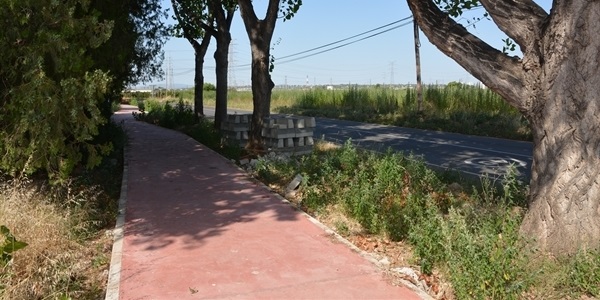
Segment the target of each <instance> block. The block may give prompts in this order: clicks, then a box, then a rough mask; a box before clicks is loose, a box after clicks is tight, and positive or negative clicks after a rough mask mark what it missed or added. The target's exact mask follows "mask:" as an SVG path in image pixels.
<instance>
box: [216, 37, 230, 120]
mask: <svg viewBox="0 0 600 300" xmlns="http://www.w3.org/2000/svg"><path fill="white" fill-rule="evenodd" d="M230 43H231V35H230V34H229V32H227V33H221V32H220V33H218V36H217V50H216V51H215V63H216V68H215V73H216V80H217V95H216V104H215V124H214V125H215V128H216V129H221V123H222V122H223V121H224V120H225V118H227V89H228V86H227V85H228V83H227V72H228V68H229V44H230Z"/></svg>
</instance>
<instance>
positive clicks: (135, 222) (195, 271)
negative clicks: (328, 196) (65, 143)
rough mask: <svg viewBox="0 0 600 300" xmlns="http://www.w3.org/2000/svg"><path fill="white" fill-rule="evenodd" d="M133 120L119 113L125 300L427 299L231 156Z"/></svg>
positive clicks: (120, 284)
mask: <svg viewBox="0 0 600 300" xmlns="http://www.w3.org/2000/svg"><path fill="white" fill-rule="evenodd" d="M124 108H125V107H124ZM130 109H131V108H130ZM130 116H131V111H123V110H122V111H121V112H119V114H118V115H116V116H115V119H116V120H118V121H121V120H122V121H123V124H124V126H125V128H126V130H127V133H128V137H129V148H128V154H127V157H126V161H127V163H128V174H126V175H127V178H128V179H127V180H128V184H127V188H126V193H127V200H126V213H125V225H124V234H125V235H124V238H123V240H122V244H123V247H122V250H121V252H120V253H121V268H120V273H119V274H120V281H118V282H117V283H118V284H117V286H118V290H117V291H118V293H116V294H115V295H118V296H119V297H118V298H119V299H123V300H128V299H421V297H419V296H418V295H417V293H415V292H413V291H412V290H410V289H408V288H406V287H404V286H394V285H392V284H391V283H390V282H389V280H386V278H385V277H384V275H383V273H382V272H381V271H380V270H379V269H378V268H377V267H376V266H375V265H373V264H372V263H371V262H369V261H368V260H367V259H365V258H364V257H362V256H360V255H359V254H358V253H356V252H355V251H352V250H351V249H350V248H349V247H348V246H346V245H345V244H343V243H341V242H339V241H338V240H336V239H334V238H332V237H331V236H330V235H329V234H327V233H326V232H325V231H324V230H323V229H322V228H320V227H318V226H317V225H315V224H314V223H312V222H311V221H310V220H309V219H308V218H307V217H306V215H304V214H302V213H301V212H298V211H296V210H294V209H293V208H292V207H291V206H290V205H289V204H286V203H284V202H282V201H281V200H280V199H279V198H278V197H277V196H275V195H274V194H272V193H271V192H269V191H268V190H267V189H265V188H264V187H263V186H262V185H259V184H257V183H255V182H254V181H252V180H250V179H249V178H248V177H247V175H246V174H245V173H244V172H242V171H241V170H240V169H238V168H237V167H236V166H235V165H233V164H232V163H231V162H230V161H228V160H227V159H225V158H223V157H221V156H219V155H218V154H216V153H215V152H213V151H212V150H210V149H208V148H207V147H205V146H203V145H201V144H198V143H197V142H196V141H194V140H193V139H191V138H189V137H187V136H186V135H183V134H181V133H178V132H176V131H172V130H168V129H164V128H160V127H157V126H153V125H149V124H146V123H143V122H138V121H135V120H133V119H132V118H131V117H130ZM116 268H118V266H117V267H116ZM116 271H117V272H119V270H116ZM111 272H113V269H111ZM109 285H110V282H109ZM110 292H111V291H110V290H109V293H110ZM113 292H114V290H113ZM107 298H109V297H107Z"/></svg>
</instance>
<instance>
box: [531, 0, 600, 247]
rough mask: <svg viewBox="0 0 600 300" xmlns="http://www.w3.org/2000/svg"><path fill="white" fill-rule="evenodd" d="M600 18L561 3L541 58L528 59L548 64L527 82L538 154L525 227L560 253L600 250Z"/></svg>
mask: <svg viewBox="0 0 600 300" xmlns="http://www.w3.org/2000/svg"><path fill="white" fill-rule="evenodd" d="M599 14H600V3H599V2H597V1H595V2H594V1H564V2H556V3H555V5H554V8H553V15H552V16H551V18H550V19H549V20H548V25H547V28H546V29H545V31H546V33H545V34H544V35H542V36H541V38H539V39H538V41H539V44H535V45H534V46H535V48H537V49H538V50H536V51H534V52H536V53H539V54H540V56H539V57H536V58H534V59H531V58H529V59H528V60H525V59H524V61H536V62H541V63H540V64H539V68H538V69H534V71H533V72H532V73H534V74H536V75H537V76H529V78H528V79H529V80H528V86H530V89H529V91H528V93H529V98H530V99H532V100H531V103H532V105H531V110H530V113H529V114H530V115H529V117H528V118H529V120H530V122H531V124H532V128H533V136H534V151H533V166H532V179H531V188H530V193H531V194H530V207H529V212H528V214H527V215H526V217H525V220H524V221H523V224H522V226H521V229H522V232H523V233H524V234H526V235H527V236H530V237H535V238H536V244H537V245H538V246H539V247H540V248H542V249H547V250H548V251H550V252H552V253H555V254H562V253H574V252H575V251H577V250H578V249H579V248H581V247H590V248H595V249H600V68H599V66H600V65H599V64H600V53H599V52H598V49H600V36H599V35H598V30H599V29H600V20H599V19H598V15H599ZM528 67H530V66H528ZM532 75H533V74H532Z"/></svg>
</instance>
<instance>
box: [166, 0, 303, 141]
mask: <svg viewBox="0 0 600 300" xmlns="http://www.w3.org/2000/svg"><path fill="white" fill-rule="evenodd" d="M171 3H172V5H173V11H174V14H175V18H176V20H177V22H178V23H177V26H176V34H177V35H179V36H182V37H184V38H186V39H187V40H188V41H189V42H190V44H191V45H192V47H193V48H194V51H195V56H196V58H195V64H196V66H195V78H194V84H195V96H194V107H195V108H194V109H195V112H196V113H197V114H199V115H203V114H204V112H203V99H202V98H203V93H202V86H203V84H204V75H203V71H202V67H203V64H204V57H205V55H206V51H207V49H208V46H209V44H210V40H211V37H214V38H215V40H216V43H217V45H216V50H215V54H214V58H215V64H216V71H215V72H216V84H217V91H216V107H215V127H216V128H220V126H221V122H222V121H223V120H224V119H225V117H226V116H227V85H228V83H227V71H228V67H229V62H228V56H229V44H230V43H231V32H230V29H231V22H232V20H233V16H234V14H235V12H236V11H237V10H238V9H239V10H240V13H241V16H242V19H243V21H244V26H245V28H246V32H247V34H248V39H249V41H250V45H251V49H252V75H251V79H252V95H253V97H252V98H253V105H254V109H253V114H252V122H251V126H250V127H251V129H250V138H249V141H250V142H249V144H248V148H249V149H253V150H260V149H262V145H263V143H262V135H261V128H262V125H263V120H264V118H265V117H268V116H269V113H270V109H271V107H270V104H271V91H272V89H273V87H274V86H275V85H274V83H273V81H272V80H271V75H270V71H271V70H272V59H271V55H270V50H271V39H272V37H273V32H274V30H275V24H276V22H277V19H279V18H283V19H284V20H289V19H291V18H292V17H293V16H294V14H295V13H296V12H297V11H298V9H299V8H300V6H301V5H302V1H301V0H289V1H281V0H269V2H268V6H267V10H266V14H265V17H264V18H263V19H260V18H258V16H257V15H256V13H255V10H254V6H253V3H252V1H251V0H225V1H220V0H171Z"/></svg>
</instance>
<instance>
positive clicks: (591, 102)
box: [172, 0, 600, 254]
mask: <svg viewBox="0 0 600 300" xmlns="http://www.w3.org/2000/svg"><path fill="white" fill-rule="evenodd" d="M172 1H173V5H174V7H175V8H176V9H175V10H176V12H178V15H179V16H178V19H179V20H180V24H182V29H183V31H184V34H185V30H186V28H191V29H193V30H190V31H188V32H190V33H188V34H187V37H188V39H190V40H191V38H198V37H206V36H207V35H213V36H214V37H215V38H216V40H217V51H216V53H215V58H216V59H217V90H219V91H220V93H223V94H219V92H218V94H219V96H218V97H217V101H218V104H217V126H218V124H219V122H220V120H222V118H223V116H224V115H225V114H226V108H227V105H226V94H225V93H226V80H227V78H226V76H223V75H222V73H221V72H226V66H227V63H226V62H223V61H221V62H219V60H226V59H227V55H224V51H227V50H226V49H224V48H223V47H228V45H229V41H230V40H231V37H230V35H229V32H228V30H229V26H230V25H231V15H233V13H234V11H235V9H236V7H239V9H240V12H241V14H242V19H243V20H244V24H245V27H246V31H247V33H248V37H249V40H250V44H251V48H252V92H253V101H254V114H253V119H252V132H251V141H253V143H256V144H255V145H252V144H251V145H250V146H251V147H252V146H260V126H261V125H262V118H263V117H264V116H267V115H268V114H269V108H270V96H271V89H272V87H273V82H272V81H271V79H270V76H269V70H270V63H271V61H270V56H269V48H270V43H271V36H272V33H273V30H274V27H275V21H276V18H277V15H278V14H279V16H280V17H282V18H284V19H289V18H291V17H292V16H293V15H294V13H295V12H296V11H297V10H298V8H299V6H300V5H301V4H302V3H301V1H280V0H270V1H269V6H268V9H267V14H266V17H265V18H264V19H263V20H259V19H258V18H257V17H256V15H255V13H254V10H253V7H252V2H251V1H250V0H239V1H211V0H195V1H194V0H172ZM407 2H408V5H409V7H410V9H411V11H412V12H413V16H414V19H415V22H416V23H417V24H418V26H419V27H420V28H421V29H422V30H423V32H424V33H425V35H426V36H427V37H428V38H429V40H430V42H431V43H433V44H434V45H436V46H437V47H438V48H439V49H440V50H441V51H442V52H443V53H445V54H446V55H448V56H449V57H451V58H452V59H454V60H455V61H456V62H458V63H459V64H460V65H461V66H462V67H464V68H465V69H466V70H467V71H469V72H470V73H471V74H472V75H473V76H475V77H476V78H477V79H479V80H480V81H481V82H482V83H484V84H485V85H486V86H488V87H489V88H491V89H492V90H494V91H496V92H498V93H499V94H500V95H502V96H503V97H504V98H505V99H506V101H507V102H508V103H510V104H511V105H513V106H514V107H516V108H517V109H519V111H521V112H522V114H523V116H524V117H525V118H527V120H528V121H529V123H530V124H531V127H532V131H533V135H534V141H533V142H534V153H533V166H532V179H531V185H530V196H529V210H528V213H527V215H526V217H525V220H524V222H523V224H522V227H521V229H522V232H523V233H524V235H525V236H527V237H530V238H532V239H533V240H534V241H535V244H536V245H538V246H539V247H540V249H543V250H547V251H550V252H552V253H555V254H559V253H572V252H574V251H576V250H577V249H580V248H581V247H590V248H595V249H600V96H599V95H600V63H599V62H600V36H599V35H598V34H597V30H598V29H600V22H598V18H597V16H598V15H600V2H598V1H589V0H573V1H554V2H553V5H552V10H551V12H550V13H548V12H546V11H545V10H544V9H543V8H541V7H540V6H539V5H538V4H537V3H536V2H535V1H533V0H510V1H507V0H407ZM193 5H197V6H193ZM480 6H483V7H484V8H485V10H486V16H489V18H490V19H491V20H492V21H494V22H495V23H496V24H497V25H498V27H499V29H500V30H502V31H503V32H504V33H505V34H506V35H507V36H508V37H509V38H510V41H514V43H515V44H517V45H519V46H520V50H521V51H522V53H523V56H522V57H516V56H510V55H509V54H507V53H505V52H504V51H500V50H498V49H495V48H493V47H491V46H490V45H488V44H487V43H485V42H484V41H482V40H481V39H479V38H478V37H476V36H474V35H473V34H471V33H470V32H468V31H467V30H466V29H465V27H463V26H462V25H460V24H459V23H457V22H456V21H455V18H456V17H459V16H460V15H461V14H462V12H463V11H465V10H468V9H471V8H474V7H480ZM192 8H194V9H192ZM213 22H214V23H213ZM198 24H200V25H198ZM511 43H512V42H511ZM204 53H205V52H204ZM199 55H202V52H197V56H199ZM198 69H199V70H201V68H197V70H198Z"/></svg>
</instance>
